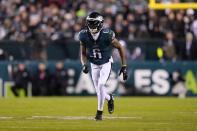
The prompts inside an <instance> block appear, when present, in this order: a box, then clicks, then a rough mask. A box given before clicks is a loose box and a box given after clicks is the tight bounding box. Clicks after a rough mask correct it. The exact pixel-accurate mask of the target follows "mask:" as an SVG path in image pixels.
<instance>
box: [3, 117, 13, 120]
mask: <svg viewBox="0 0 197 131" xmlns="http://www.w3.org/2000/svg"><path fill="white" fill-rule="evenodd" d="M7 119H13V117H10V116H0V120H7Z"/></svg>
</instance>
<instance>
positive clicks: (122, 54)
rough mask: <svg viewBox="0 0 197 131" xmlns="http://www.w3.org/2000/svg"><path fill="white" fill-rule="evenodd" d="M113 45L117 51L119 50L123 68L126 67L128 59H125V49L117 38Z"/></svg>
mask: <svg viewBox="0 0 197 131" xmlns="http://www.w3.org/2000/svg"><path fill="white" fill-rule="evenodd" d="M112 44H113V46H114V47H115V48H116V49H118V52H119V54H120V58H121V63H122V66H126V57H125V50H124V48H123V47H122V46H121V44H120V43H119V41H118V40H117V39H116V38H114V39H113V40H112Z"/></svg>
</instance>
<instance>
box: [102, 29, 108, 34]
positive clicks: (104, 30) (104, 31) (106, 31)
mask: <svg viewBox="0 0 197 131" xmlns="http://www.w3.org/2000/svg"><path fill="white" fill-rule="evenodd" d="M102 31H103V33H110V29H109V28H104V29H103V30H102Z"/></svg>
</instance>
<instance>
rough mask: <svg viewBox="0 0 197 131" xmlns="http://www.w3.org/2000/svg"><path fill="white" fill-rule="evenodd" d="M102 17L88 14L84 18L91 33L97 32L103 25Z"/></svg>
mask: <svg viewBox="0 0 197 131" xmlns="http://www.w3.org/2000/svg"><path fill="white" fill-rule="evenodd" d="M103 21H104V20H103V17H102V16H98V17H96V18H90V17H89V16H88V17H87V18H86V23H87V26H88V29H89V31H90V32H91V33H93V34H96V33H98V32H99V31H100V30H101V29H102V27H103Z"/></svg>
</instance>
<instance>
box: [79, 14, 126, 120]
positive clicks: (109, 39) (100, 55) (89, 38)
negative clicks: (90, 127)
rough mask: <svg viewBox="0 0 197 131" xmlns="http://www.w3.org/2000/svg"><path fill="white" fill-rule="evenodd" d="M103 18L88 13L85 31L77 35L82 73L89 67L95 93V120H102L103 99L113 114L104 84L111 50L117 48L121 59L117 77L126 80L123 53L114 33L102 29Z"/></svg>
mask: <svg viewBox="0 0 197 131" xmlns="http://www.w3.org/2000/svg"><path fill="white" fill-rule="evenodd" d="M103 23H104V18H103V16H102V15H101V14H100V13H98V12H92V13H90V14H89V15H88V16H87V18H86V26H87V29H84V30H81V31H80V33H79V40H80V59H81V63H82V65H83V72H84V73H88V72H89V70H90V68H89V64H88V62H90V66H91V76H92V80H93V84H94V87H95V89H96V93H97V99H98V109H97V113H96V116H95V120H102V114H103V107H104V101H105V99H106V100H107V101H108V111H109V113H110V114H112V113H113V112H114V98H113V96H112V94H107V93H106V90H105V88H106V87H105V84H106V82H107V80H108V78H109V76H110V72H111V67H112V62H113V59H112V56H111V55H112V50H113V48H114V47H115V48H117V49H118V51H119V54H120V57H121V63H122V68H121V70H120V72H119V75H120V74H121V73H123V80H126V79H127V65H126V58H125V51H124V49H123V47H122V46H121V45H120V43H119V41H118V40H117V39H116V38H115V34H114V32H113V31H112V30H111V29H109V28H104V27H103Z"/></svg>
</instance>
